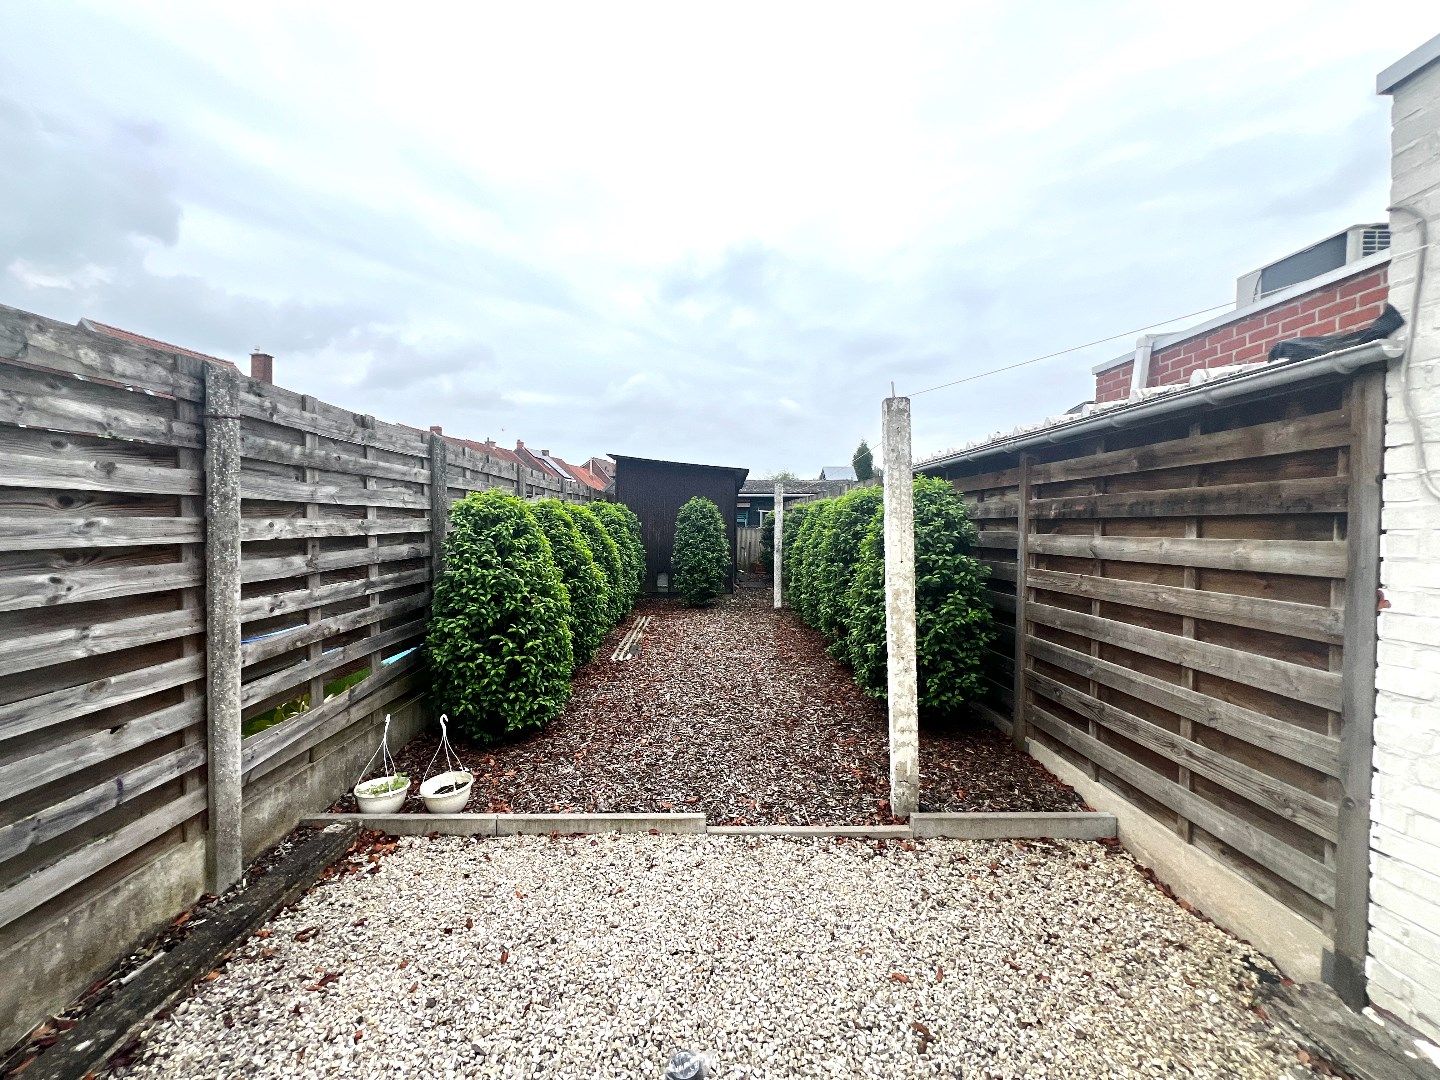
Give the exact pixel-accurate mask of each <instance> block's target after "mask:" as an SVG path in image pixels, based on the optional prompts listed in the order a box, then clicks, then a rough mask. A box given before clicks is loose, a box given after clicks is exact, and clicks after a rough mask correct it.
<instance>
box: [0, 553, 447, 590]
mask: <svg viewBox="0 0 1440 1080" xmlns="http://www.w3.org/2000/svg"><path fill="white" fill-rule="evenodd" d="M429 557H430V545H429V543H428V542H427V543H424V544H393V545H389V546H386V547H377V548H355V549H354V550H351V551H322V552H321V553H320V554H318V555H279V556H275V557H273V558H260V559H249V558H247V559H242V560H241V563H240V580H241V581H243V582H252V581H273V580H275V579H276V578H288V577H298V576H300V575H302V574H323V573H325V572H326V571H327V570H346V569H349V568H350V567H352V566H378V565H381V564H383V563H387V562H398V561H400V560H403V559H428V558H429ZM0 596H3V594H0Z"/></svg>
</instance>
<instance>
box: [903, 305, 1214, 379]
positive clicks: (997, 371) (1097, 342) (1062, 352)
mask: <svg viewBox="0 0 1440 1080" xmlns="http://www.w3.org/2000/svg"><path fill="white" fill-rule="evenodd" d="M1234 306H1235V304H1234V302H1233V301H1230V300H1227V301H1226V302H1225V303H1223V304H1214V305H1212V306H1210V307H1207V308H1201V309H1200V310H1199V311H1191V312H1189V313H1188V314H1185V315H1172V316H1171V317H1170V318H1168V319H1161V320H1160V321H1159V322H1153V323H1150V324H1148V325H1146V326H1137V327H1136V328H1135V329H1134V330H1121V331H1120V332H1119V333H1118V334H1111V335H1110V336H1109V337H1102V338H1096V339H1095V340H1094V341H1087V342H1085V344H1083V345H1072V346H1070V347H1069V348H1068V349H1060V350H1059V351H1058V352H1052V353H1046V354H1045V355H1044V356H1035V357H1031V358H1030V359H1029V360H1021V361H1020V362H1019V363H1016V364H1006V365H1005V366H1004V367H998V368H991V369H990V370H989V371H981V372H978V373H977V374H974V375H966V376H965V377H964V378H963V379H955V380H953V381H951V382H947V383H941V384H940V385H939V386H931V387H928V388H927V389H925V390H917V391H915V393H913V394H911V395H910V397H912V398H915V397H919V396H920V395H921V394H928V393H931V392H932V391H935V390H945V389H947V388H949V387H951V386H959V385H960V384H961V383H967V382H974V381H975V380H976V379H983V378H985V376H987V375H998V374H1000V373H1001V372H1002V371H1014V370H1015V369H1016V368H1022V367H1025V366H1026V365H1027V364H1038V363H1039V362H1040V361H1041V360H1053V359H1054V358H1055V357H1057V356H1064V355H1065V354H1066V353H1073V352H1079V351H1080V350H1081V349H1088V348H1090V346H1092V345H1103V344H1105V342H1107V341H1114V340H1115V339H1116V338H1123V337H1129V336H1130V335H1131V334H1140V333H1144V332H1145V331H1146V330H1153V329H1155V327H1157V326H1165V325H1166V324H1168V323H1172V322H1179V321H1180V320H1181V319H1193V318H1195V316H1197V315H1209V314H1210V313H1211V312H1212V311H1220V310H1221V309H1223V308H1229V307H1234ZM891 394H892V395H893V394H894V390H893V388H892V390H891Z"/></svg>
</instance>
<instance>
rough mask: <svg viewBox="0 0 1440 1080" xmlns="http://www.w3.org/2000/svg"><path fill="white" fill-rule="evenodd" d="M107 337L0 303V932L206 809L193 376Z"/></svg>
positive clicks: (83, 892) (59, 902)
mask: <svg viewBox="0 0 1440 1080" xmlns="http://www.w3.org/2000/svg"><path fill="white" fill-rule="evenodd" d="M116 344H117V346H119V347H117V348H113V349H112V348H110V347H109V346H108V344H102V343H100V342H99V341H98V339H96V338H95V337H94V336H93V335H91V334H89V333H88V332H86V331H83V330H81V329H79V328H77V327H73V326H65V325H63V324H60V323H55V322H52V321H50V320H47V319H42V318H40V317H38V316H34V315H29V314H27V313H24V312H17V311H14V310H13V309H10V308H0V935H4V937H5V939H7V940H8V939H11V938H14V937H18V936H20V935H23V934H25V933H26V932H27V931H28V930H33V929H34V928H36V927H37V926H39V925H41V924H43V923H44V922H45V921H46V920H49V919H53V918H54V917H55V915H56V914H57V913H58V912H61V911H63V910H65V909H68V908H71V907H73V906H74V905H76V904H80V903H84V902H85V901H87V900H89V899H92V898H94V897H95V896H96V895H98V894H99V893H100V892H102V891H103V890H104V889H106V888H107V887H108V886H109V885H110V884H111V883H112V882H113V880H114V874H115V872H116V871H118V870H120V869H122V868H123V867H124V866H125V865H133V864H134V863H135V862H136V861H137V860H139V861H145V860H149V859H153V858H157V857H158V856H159V855H160V854H162V853H163V852H164V851H166V850H167V849H169V848H172V847H174V846H175V845H177V844H180V843H182V842H183V841H184V839H185V837H186V835H187V829H189V830H192V834H193V831H194V830H198V828H199V822H200V820H201V815H202V814H203V811H204V809H205V801H206V795H205V785H204V764H205V742H204V730H205V707H204V676H205V667H204V658H203V655H202V653H203V642H204V636H203V635H204V631H205V621H204V610H203V608H202V606H201V605H200V602H199V586H200V585H201V584H202V582H203V563H202V561H201V559H200V556H199V552H200V550H201V545H202V543H203V539H204V522H203V519H202V517H201V513H200V509H199V507H198V496H199V495H200V494H201V493H202V492H203V490H204V477H203V474H202V471H201V467H202V463H201V454H200V448H201V446H202V444H203V432H204V427H203V420H202V418H201V417H200V415H199V404H198V402H199V400H200V399H201V398H202V397H203V393H202V387H203V380H202V379H201V375H202V374H203V371H202V368H201V362H200V361H198V360H193V359H190V358H177V357H174V356H169V355H165V354H158V353H153V352H151V351H149V350H142V349H138V348H131V347H127V346H120V343H118V342H117V343H116ZM122 944H123V943H122Z"/></svg>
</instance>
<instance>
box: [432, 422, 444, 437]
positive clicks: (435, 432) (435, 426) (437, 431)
mask: <svg viewBox="0 0 1440 1080" xmlns="http://www.w3.org/2000/svg"><path fill="white" fill-rule="evenodd" d="M430 433H431V434H432V435H444V434H445V431H444V429H443V428H442V427H441V426H440V425H439V424H431V425H430Z"/></svg>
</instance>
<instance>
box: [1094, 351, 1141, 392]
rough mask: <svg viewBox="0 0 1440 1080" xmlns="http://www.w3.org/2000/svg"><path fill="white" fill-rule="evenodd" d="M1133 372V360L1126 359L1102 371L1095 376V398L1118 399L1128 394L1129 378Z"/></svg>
mask: <svg viewBox="0 0 1440 1080" xmlns="http://www.w3.org/2000/svg"><path fill="white" fill-rule="evenodd" d="M1134 373H1135V361H1134V360H1127V361H1125V363H1123V364H1121V365H1120V366H1119V367H1113V368H1111V369H1110V370H1109V371H1102V372H1101V373H1100V374H1099V375H1096V376H1095V400H1096V401H1119V400H1120V399H1122V398H1126V397H1129V396H1130V380H1131V378H1132V377H1133V376H1134Z"/></svg>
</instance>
